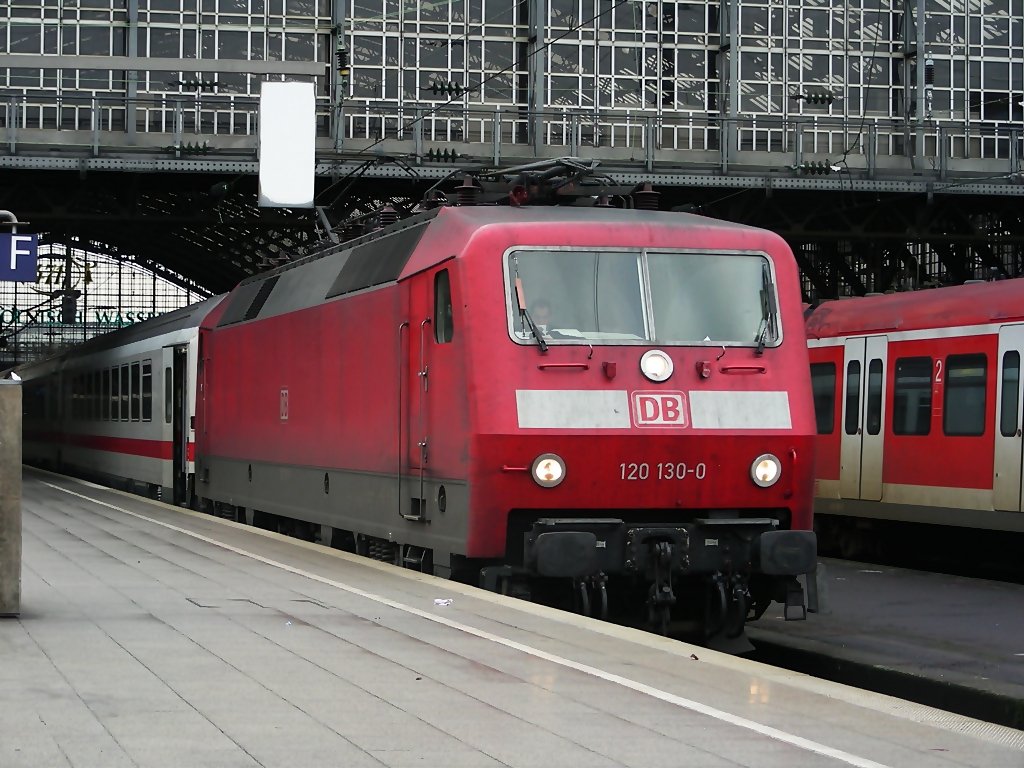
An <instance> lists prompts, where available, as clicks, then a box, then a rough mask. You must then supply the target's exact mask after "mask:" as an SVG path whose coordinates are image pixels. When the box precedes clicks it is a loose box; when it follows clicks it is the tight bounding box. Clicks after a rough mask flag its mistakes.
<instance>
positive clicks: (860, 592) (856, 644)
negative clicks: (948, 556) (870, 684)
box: [747, 559, 1024, 765]
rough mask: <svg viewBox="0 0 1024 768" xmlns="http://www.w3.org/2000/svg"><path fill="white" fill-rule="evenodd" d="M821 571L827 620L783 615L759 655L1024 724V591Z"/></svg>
mask: <svg viewBox="0 0 1024 768" xmlns="http://www.w3.org/2000/svg"><path fill="white" fill-rule="evenodd" d="M819 569H820V570H821V571H823V574H821V575H820V576H819V589H820V590H821V592H822V595H821V596H822V599H823V605H824V606H825V607H826V612H825V613H823V614H820V615H815V614H811V615H810V616H809V618H808V620H807V621H788V622H787V621H784V620H783V615H782V611H781V610H780V609H777V608H776V607H775V606H773V607H772V608H771V609H770V610H769V611H768V612H767V613H766V614H765V616H763V617H762V618H761V620H760V621H758V622H756V623H753V624H750V625H749V627H748V632H747V634H748V636H749V637H750V639H751V640H752V641H753V642H754V644H755V645H756V646H758V647H759V648H762V647H764V645H765V644H771V646H773V647H774V648H776V649H780V650H781V649H788V650H791V651H800V652H803V653H806V654H817V655H820V656H821V657H822V658H826V657H827V658H828V659H830V660H836V661H840V662H842V663H845V664H847V665H848V670H847V673H846V674H847V675H853V676H863V675H865V674H872V673H873V672H875V671H877V672H878V673H880V674H881V673H884V674H887V675H889V680H890V683H889V684H890V686H892V685H895V687H896V688H897V689H900V688H906V689H910V688H914V687H915V686H916V687H917V688H918V689H920V690H922V691H923V695H925V696H926V697H927V698H928V699H930V700H938V701H940V702H943V704H941V706H946V707H955V706H957V705H960V704H963V706H964V707H965V708H967V709H973V710H975V711H978V710H982V711H987V712H991V713H992V714H993V717H995V716H998V717H1000V718H1002V719H1001V720H1000V721H1002V722H1012V723H1014V724H1015V725H1016V724H1024V585H1020V584H1008V583H1003V582H997V581H987V580H983V579H970V578H964V577H958V576H949V575H946V574H940V573H926V572H922V571H913V570H907V569H903V568H895V567H890V566H885V565H875V564H869V563H856V562H849V561H842V560H831V559H823V560H822V561H821V563H820V564H819ZM773 655H774V654H773ZM894 675H899V676H901V677H902V678H904V680H903V682H902V684H901V683H893V682H891V681H892V680H893V676H894ZM925 686H927V687H926V688H925ZM964 699H970V701H963V700H964ZM945 702H949V703H948V704H946V703H945ZM1022 735H1024V732H1022ZM1021 764H1022V765H1024V761H1022V763H1021Z"/></svg>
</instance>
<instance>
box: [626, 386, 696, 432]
mask: <svg viewBox="0 0 1024 768" xmlns="http://www.w3.org/2000/svg"><path fill="white" fill-rule="evenodd" d="M633 423H634V424H636V425H637V426H638V427H652V426H672V427H685V426H686V398H685V397H684V396H683V393H682V392H634V393H633Z"/></svg>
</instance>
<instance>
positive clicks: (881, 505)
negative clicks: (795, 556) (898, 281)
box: [807, 279, 1024, 556]
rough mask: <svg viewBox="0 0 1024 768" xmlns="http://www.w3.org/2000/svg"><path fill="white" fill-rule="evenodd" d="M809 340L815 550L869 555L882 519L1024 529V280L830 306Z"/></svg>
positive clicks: (820, 310)
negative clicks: (1023, 379)
mask: <svg viewBox="0 0 1024 768" xmlns="http://www.w3.org/2000/svg"><path fill="white" fill-rule="evenodd" d="M807 335H808V345H809V348H810V358H811V378H812V386H813V390H814V401H815V407H816V417H817V423H818V433H819V442H818V451H817V457H816V467H817V492H816V500H815V515H816V525H817V528H818V532H819V535H820V536H821V537H822V546H823V547H825V546H828V547H829V549H831V548H832V547H833V546H835V547H837V549H838V551H839V552H840V554H843V555H844V556H860V555H863V554H864V553H865V551H867V552H868V553H870V552H871V548H872V547H873V546H874V544H873V543H872V537H873V536H874V533H873V531H874V530H875V528H876V527H877V526H878V525H885V524H886V523H884V522H882V521H888V522H889V523H892V522H896V523H900V524H907V523H918V524H927V525H930V526H952V527H955V528H956V529H958V530H959V531H960V532H961V536H962V535H963V534H966V533H968V531H967V530H965V529H971V531H1000V532H1011V531H1012V532H1018V533H1020V532H1024V508H1022V506H1021V503H1022V472H1021V466H1022V459H1024V442H1022V438H1021V426H1022V423H1024V421H1022V419H1024V413H1022V393H1021V385H1020V367H1021V355H1022V354H1024V281H1021V280H1019V279H1016V280H1004V281H997V282H990V283H976V284H968V285H962V286H955V287H946V288H937V289H933V290H923V291H917V292H913V293H896V294H888V295H882V296H868V297H862V298H852V299H846V300H839V301H829V302H826V303H824V304H822V305H820V306H818V307H816V308H814V309H812V310H809V316H808V318H807ZM934 530H936V532H939V531H942V530H947V529H943V528H936V529H934ZM874 541H875V543H877V542H878V541H880V539H879V538H877V537H876V538H875V539H874Z"/></svg>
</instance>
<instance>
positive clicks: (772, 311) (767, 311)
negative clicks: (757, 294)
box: [754, 264, 779, 355]
mask: <svg viewBox="0 0 1024 768" xmlns="http://www.w3.org/2000/svg"><path fill="white" fill-rule="evenodd" d="M761 278H762V279H761V322H760V323H759V324H758V326H757V333H756V334H754V341H756V342H757V350H756V352H755V354H757V355H763V354H764V347H765V344H767V343H768V332H769V331H770V330H771V327H772V318H774V317H775V316H776V315H777V313H778V311H779V308H778V305H777V304H776V302H775V283H773V282H772V276H771V273H770V272H769V271H768V265H767V264H765V265H764V266H763V267H762V270H761Z"/></svg>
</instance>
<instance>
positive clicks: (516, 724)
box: [0, 471, 1024, 768]
mask: <svg viewBox="0 0 1024 768" xmlns="http://www.w3.org/2000/svg"><path fill="white" fill-rule="evenodd" d="M23 528H24V542H23V543H24V562H23V598H22V614H21V616H20V617H19V618H16V619H5V620H2V621H0V766H3V768H40V767H41V766H75V767H76V768H78V767H85V766H96V767H97V768H100V767H102V768H119V767H120V766H126V767H127V766H131V767H133V768H141V767H145V768H149V767H153V768H156V767H163V766H167V768H171V767H172V766H173V767H174V768H183V767H185V766H190V767H193V768H205V767H206V766H209V767H211V768H212V767H214V766H216V767H217V768H231V767H234V766H282V767H284V766H288V767H289V768H304V767H306V766H396V767H399V766H439V767H442V766H443V767H445V768H449V767H450V768H457V767H459V766H467V767H469V766H472V767H474V768H475V767H476V766H484V767H486V766H517V767H518V766H522V767H523V768H527V767H529V766H537V767H538V768H541V767H551V766H565V767H566V768H575V767H576V766H587V767H588V768H600V767H602V766H637V768H641V767H642V768H650V767H652V766H666V767H668V766H699V767H700V768H704V767H705V766H706V767H708V768H717V767H718V766H723V767H724V766H750V767H751V768H774V767H778V768H793V767H794V766H797V767H799V768H803V767H805V766H807V767H810V768H816V767H817V766H846V765H852V766H861V767H862V768H877V767H878V766H891V767H892V768H896V767H897V766H908V768H909V767H913V768H952V767H954V766H978V767H979V768H981V767H982V766H984V767H985V768H1004V767H1005V768H1021V767H1022V766H1024V733H1022V732H1020V731H1015V730H1012V729H1007V728H1001V727H998V726H992V725H989V724H986V723H981V722H978V721H974V720H970V719H967V718H963V717H959V716H956V715H952V714H949V713H946V712H943V711H940V710H935V709H930V708H927V707H922V706H919V705H915V704H910V703H908V702H905V701H901V700H899V699H894V698H890V697H885V696H878V695H875V694H870V693H865V692H862V691H859V690H857V689H854V688H850V687H846V686H842V685H836V684H832V683H828V682H824V681H820V680H816V679H814V678H810V677H807V676H804V675H800V674H796V673H790V672H786V671H782V670H778V669H775V668H772V667H768V666H766V665H761V664H757V663H754V662H751V661H748V660H744V659H740V658H736V657H731V656H726V655H723V654H718V653H715V652H713V651H709V650H705V649H702V648H697V647H694V646H688V645H685V644H682V643H678V642H676V641H672V640H668V639H665V638H661V637H658V636H655V635H651V634H648V633H644V632H639V631H635V630H630V629H625V628H621V627H616V626H614V625H610V624H607V623H602V622H598V621H595V620H591V619H586V618H583V617H577V616H573V615H569V614H564V613H560V612H557V611H553V610H550V609H546V608H543V607H540V606H535V605H531V604H529V603H525V602H522V601H517V600H514V599H510V598H505V597H502V596H499V595H492V594H488V593H483V592H480V591H478V590H475V589H472V588H469V587H464V586H461V585H458V584H455V583H451V582H447V581H443V580H439V579H435V578H434V577H430V576H425V575H422V574H416V573H413V572H409V571H401V570H399V569H396V568H393V567H392V566H385V565H379V564H376V563H373V562H370V561H367V560H365V559H362V558H358V557H355V556H351V555H347V554H344V553H341V552H335V551H331V550H327V549H324V548H322V547H319V546H317V545H313V544H306V543H303V542H299V541H296V540H293V539H288V538H285V537H282V536H278V535H277V534H269V533H266V532H262V531H258V530H255V529H251V528H246V527H245V526H240V525H237V524H234V523H229V522H225V521H222V520H218V519H215V518H212V517H209V516H205V515H200V514H196V513H191V512H187V511H184V510H179V509H176V508H173V507H170V506H167V505H161V504H159V503H154V502H149V501H147V500H145V499H141V498H138V497H132V496H129V495H127V494H123V493H119V492H116V491H111V490H108V489H102V488H98V487H95V486H89V485H86V484H82V483H78V482H75V481H71V480H66V479H63V478H57V477H55V476H51V475H45V474H40V473H36V472H34V471H26V475H25V482H24V486H23ZM448 601H450V602H448Z"/></svg>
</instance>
